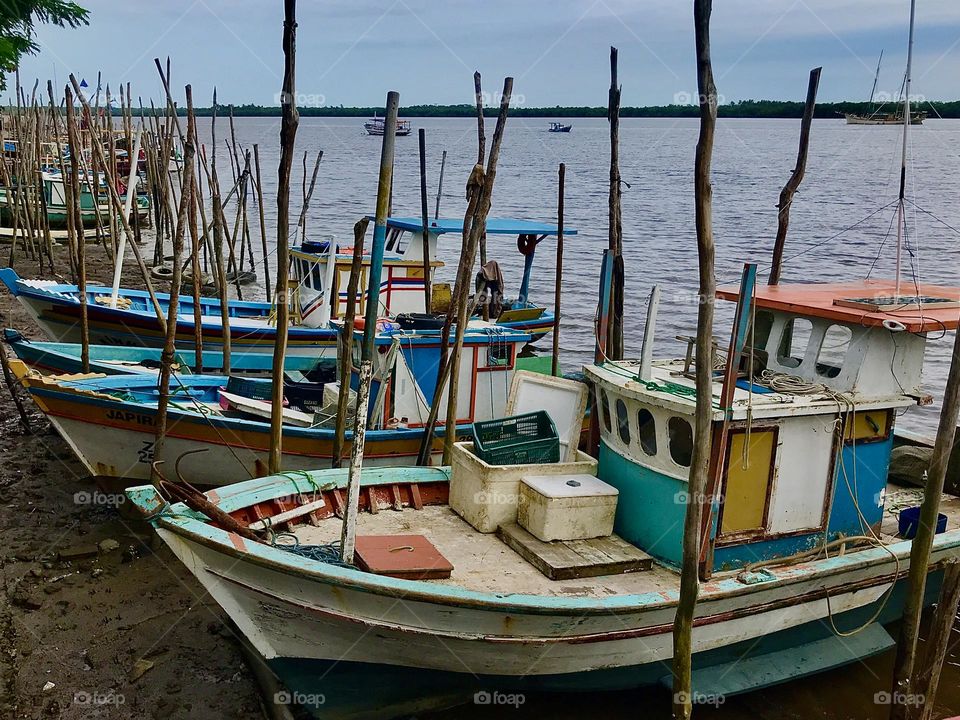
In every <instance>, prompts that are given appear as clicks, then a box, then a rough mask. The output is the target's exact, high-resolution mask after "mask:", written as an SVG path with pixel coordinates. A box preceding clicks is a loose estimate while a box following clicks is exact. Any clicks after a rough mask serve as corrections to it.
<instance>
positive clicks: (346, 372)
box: [330, 218, 370, 468]
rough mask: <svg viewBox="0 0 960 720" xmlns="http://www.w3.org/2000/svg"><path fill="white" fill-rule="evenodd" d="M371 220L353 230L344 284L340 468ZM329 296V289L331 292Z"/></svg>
mask: <svg viewBox="0 0 960 720" xmlns="http://www.w3.org/2000/svg"><path fill="white" fill-rule="evenodd" d="M369 225H370V218H361V219H360V220H358V221H357V223H356V225H354V226H353V261H352V262H351V263H350V279H349V280H348V281H347V307H346V308H345V310H344V314H343V331H342V332H341V334H340V357H339V363H338V365H339V372H338V375H337V377H338V379H339V380H340V388H339V395H338V396H337V425H336V431H335V432H334V433H333V460H332V465H331V466H332V467H335V468H338V467H340V464H341V462H342V461H343V446H344V433H345V432H346V429H347V409H348V405H349V402H350V376H351V374H352V368H353V326H354V320H355V319H356V314H357V290H358V289H359V287H360V273H361V272H362V270H363V239H364V238H365V237H366V235H367V227H368V226H369ZM331 292H332V289H331ZM330 302H331V308H332V309H334V310H335V309H336V304H335V303H336V302H337V301H336V299H335V298H333V297H332V296H331V300H330Z"/></svg>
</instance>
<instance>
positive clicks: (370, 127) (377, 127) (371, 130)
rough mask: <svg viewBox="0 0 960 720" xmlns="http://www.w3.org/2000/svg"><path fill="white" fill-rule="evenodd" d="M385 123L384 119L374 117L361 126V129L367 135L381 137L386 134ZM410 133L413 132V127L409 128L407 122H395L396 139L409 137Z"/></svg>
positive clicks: (409, 125)
mask: <svg viewBox="0 0 960 720" xmlns="http://www.w3.org/2000/svg"><path fill="white" fill-rule="evenodd" d="M386 122H387V121H386V120H385V119H384V118H382V117H377V116H376V115H374V116H373V117H372V118H370V119H369V120H367V121H366V122H365V123H364V124H363V128H364V130H366V131H367V135H377V136H380V137H382V136H383V135H384V134H386ZM411 132H413V127H412V126H411V124H410V121H409V120H397V129H396V133H395V134H396V135H397V136H398V137H400V136H403V135H409V134H410V133H411Z"/></svg>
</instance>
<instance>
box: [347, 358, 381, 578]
mask: <svg viewBox="0 0 960 720" xmlns="http://www.w3.org/2000/svg"><path fill="white" fill-rule="evenodd" d="M372 376H373V363H372V362H371V361H370V360H362V361H361V362H360V385H359V387H358V389H357V414H356V418H355V419H354V422H353V427H354V430H353V446H352V447H351V449H350V474H349V475H348V476H347V504H346V507H345V508H344V513H343V531H342V532H341V534H340V560H342V561H343V562H345V563H352V562H353V553H354V550H355V549H356V541H357V515H358V514H359V512H360V471H361V470H362V468H363V445H364V440H365V439H366V434H367V403H368V401H369V399H370V380H371V378H372Z"/></svg>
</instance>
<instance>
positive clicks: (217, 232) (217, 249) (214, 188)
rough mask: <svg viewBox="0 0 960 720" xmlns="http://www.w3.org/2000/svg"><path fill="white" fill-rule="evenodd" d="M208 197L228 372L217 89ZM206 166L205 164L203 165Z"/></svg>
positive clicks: (228, 321)
mask: <svg viewBox="0 0 960 720" xmlns="http://www.w3.org/2000/svg"><path fill="white" fill-rule="evenodd" d="M210 137H211V140H210V177H209V178H207V186H208V187H209V188H210V199H211V205H212V208H213V210H212V212H213V218H212V220H213V265H214V268H213V269H214V273H215V274H216V276H217V287H218V289H219V296H220V327H221V334H222V337H223V373H224V375H229V374H230V352H231V347H230V346H231V337H230V298H229V295H228V293H229V291H228V289H227V271H226V269H225V268H224V264H223V230H224V228H223V208H222V207H221V205H220V183H219V181H218V177H217V89H216V88H214V89H213V112H212V115H211V117H210ZM204 167H206V166H204ZM281 366H282V364H281Z"/></svg>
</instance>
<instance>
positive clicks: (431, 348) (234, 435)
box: [11, 321, 532, 488]
mask: <svg viewBox="0 0 960 720" xmlns="http://www.w3.org/2000/svg"><path fill="white" fill-rule="evenodd" d="M356 337H357V341H356V344H357V345H359V343H360V338H361V337H362V333H360V332H359V331H357V332H356ZM440 340H441V338H440V332H439V331H436V330H434V331H416V330H415V331H405V330H402V329H400V328H397V327H396V326H394V327H393V329H391V330H390V331H388V332H380V333H378V334H377V335H376V337H375V345H376V350H377V352H376V354H375V358H376V363H375V367H374V382H373V386H372V389H371V393H370V415H369V420H368V428H369V430H368V432H367V434H366V447H365V462H366V463H367V464H369V465H371V466H383V465H407V464H410V463H413V462H415V461H416V457H417V453H418V450H419V448H420V443H421V439H422V437H423V433H424V427H425V422H426V419H427V416H428V413H429V410H430V402H431V401H432V399H433V395H434V392H435V389H436V383H437V364H438V362H439V357H440ZM529 340H530V335H529V333H524V332H517V331H513V330H508V329H505V328H502V327H499V326H497V325H493V324H491V323H484V322H482V321H474V322H472V323H471V325H470V327H469V328H468V329H467V331H466V333H465V340H464V346H463V353H462V355H461V372H460V376H459V387H460V390H459V393H458V396H457V423H458V425H457V433H458V435H459V434H462V433H464V432H469V430H470V426H471V424H472V423H473V422H476V421H478V420H487V419H490V418H494V417H498V416H499V415H500V414H502V413H503V409H504V406H505V402H506V398H507V394H508V392H509V390H510V387H511V383H512V381H513V377H514V374H515V373H516V372H517V370H518V369H520V368H522V367H524V360H523V359H522V358H520V351H521V349H522V348H523V346H524V345H526V344H527V342H529ZM29 349H30V346H29V345H26V346H24V347H22V348H21V351H23V350H29ZM74 352H75V350H74ZM33 355H34V357H36V355H37V354H36V353H34V354H33ZM63 355H64V354H63V353H62V352H61V353H59V354H57V355H55V356H53V357H52V358H51V359H44V358H43V357H42V356H40V358H39V359H38V360H35V361H34V362H35V363H41V364H47V365H50V364H56V363H57V362H60V361H61V359H62V358H63ZM180 357H181V358H184V359H186V358H188V357H189V353H183V352H181V353H180ZM262 357H265V358H267V359H268V360H270V359H271V356H268V355H264V356H262ZM249 359H250V356H249V355H247V356H244V357H243V361H247V360H249ZM243 361H241V367H243V366H244V365H245V364H246V363H245V362H243ZM313 362H314V363H316V362H317V358H316V357H314V358H313ZM287 363H291V364H292V366H293V367H301V368H302V369H303V370H305V371H306V372H296V371H293V370H288V372H287V374H288V375H295V376H297V377H300V376H303V375H307V376H308V379H309V376H310V375H313V376H314V377H318V376H324V375H325V376H326V379H325V381H322V384H321V385H318V386H315V389H314V392H313V393H311V395H312V397H311V399H309V401H302V402H299V404H298V401H297V400H296V398H294V397H293V394H292V392H290V391H285V395H286V396H287V399H288V400H289V401H290V404H291V406H292V407H291V409H293V410H296V411H297V412H298V413H299V414H298V415H297V417H296V425H297V426H293V425H285V426H284V428H283V437H284V440H283V467H284V468H285V469H287V470H291V471H294V470H295V471H301V470H307V469H312V468H316V467H318V466H328V465H329V464H330V461H331V458H332V457H333V452H332V450H333V443H334V437H335V420H336V407H337V398H338V394H339V384H338V383H337V382H335V381H334V379H335V376H336V373H335V371H332V372H331V370H332V369H331V368H330V366H329V365H324V366H320V367H317V368H315V369H313V370H312V371H311V370H310V369H308V368H306V367H303V366H302V365H301V364H300V361H299V360H298V361H292V358H288V359H287ZM102 364H104V361H103V360H99V361H98V362H97V363H96V364H94V365H92V367H91V371H94V368H95V367H96V368H97V369H102V368H100V367H97V366H98V365H102ZM11 367H12V369H13V371H14V373H15V375H16V376H17V378H18V381H19V382H20V383H21V384H22V386H23V387H24V388H26V389H27V391H28V392H29V393H30V395H31V397H32V398H33V400H34V402H35V403H36V404H37V406H38V407H39V408H40V410H41V411H42V412H43V413H44V414H45V415H46V416H47V418H48V419H49V420H50V422H51V423H52V424H53V425H54V426H55V427H56V428H57V430H58V431H59V432H60V434H61V435H62V436H63V437H64V438H65V439H66V441H67V443H68V444H69V445H70V447H71V448H72V449H73V450H74V452H75V453H76V454H77V456H78V457H79V458H80V460H81V461H82V462H83V464H84V466H85V467H86V468H87V470H88V471H89V472H90V474H91V475H94V476H96V477H97V478H98V479H99V480H100V481H101V482H102V483H103V484H106V485H111V486H116V485H119V487H121V488H122V487H126V486H127V485H129V484H130V481H135V480H145V479H148V478H149V477H150V470H151V463H152V462H154V461H155V460H163V461H166V463H167V466H168V467H172V466H173V465H175V464H176V465H178V467H179V468H180V472H181V473H182V475H183V477H184V478H185V479H187V480H188V481H189V482H190V483H192V484H194V485H200V486H207V487H211V486H218V485H223V484H226V483H230V482H236V481H239V480H245V479H249V478H250V477H256V476H258V475H263V474H264V473H265V472H266V467H267V465H266V462H267V453H268V452H269V447H270V422H269V419H265V418H264V417H263V415H264V411H263V410H264V409H263V407H262V405H263V404H264V403H263V401H264V400H268V399H269V398H270V396H271V395H270V388H271V384H270V382H269V381H262V380H256V379H250V378H242V377H241V378H238V377H234V376H231V377H225V376H216V375H213V376H210V375H193V374H182V373H180V372H175V373H174V374H173V376H172V378H171V382H170V387H171V389H170V407H169V410H168V421H167V422H168V426H167V427H168V430H167V435H166V440H165V442H164V443H163V446H162V449H161V450H160V451H159V452H156V453H155V448H156V444H155V441H156V423H155V419H156V415H157V401H158V397H159V396H158V390H157V378H156V375H155V374H153V373H136V374H122V375H121V374H116V373H115V374H112V375H111V374H107V373H102V374H101V373H96V372H95V371H94V372H92V373H91V374H86V375H80V376H75V377H73V376H70V375H62V376H53V377H50V376H43V375H40V374H39V373H37V372H34V371H31V370H30V369H29V368H28V366H27V364H26V363H24V362H22V361H19V360H13V361H11ZM531 367H532V366H531ZM74 368H75V366H74ZM71 369H73V368H71ZM358 372H359V367H354V372H353V377H352V378H348V379H347V382H350V383H351V387H352V388H353V389H355V388H356V387H357V383H358ZM297 389H300V388H294V391H295V390H297ZM224 391H225V392H226V393H227V397H226V398H224V396H223V393H224ZM300 394H301V395H302V394H303V393H302V392H301V393H300ZM232 396H241V397H246V398H247V399H248V400H254V401H258V402H259V403H260V405H257V404H256V403H251V402H238V401H236V399H235V398H234V397H232ZM445 402H446V401H445V400H444V403H445ZM267 412H269V411H268V410H267ZM300 415H304V416H305V417H306V418H307V422H306V425H307V426H306V427H305V426H304V421H303V420H304V418H303V417H300ZM291 417H293V416H291ZM443 434H444V428H443V427H442V426H441V427H438V428H437V430H436V435H437V438H438V439H437V440H435V441H434V447H435V448H440V446H441V444H442V437H443ZM105 437H109V438H110V441H109V442H104V438H105ZM351 438H352V432H350V431H348V432H347V434H346V450H345V452H346V453H347V454H349V447H350V443H351V442H352V440H351ZM200 450H203V451H204V452H202V453H197V451H200ZM185 453H190V454H188V455H184V454H185Z"/></svg>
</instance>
